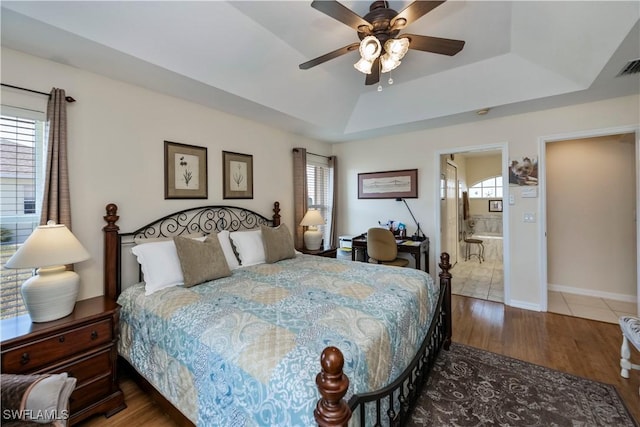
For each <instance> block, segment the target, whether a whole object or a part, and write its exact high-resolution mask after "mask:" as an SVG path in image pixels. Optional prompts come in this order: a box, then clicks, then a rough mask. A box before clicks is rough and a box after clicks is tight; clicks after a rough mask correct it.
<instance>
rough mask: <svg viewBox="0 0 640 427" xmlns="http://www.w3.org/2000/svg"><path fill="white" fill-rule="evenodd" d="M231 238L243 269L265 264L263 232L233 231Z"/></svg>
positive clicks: (258, 230)
mask: <svg viewBox="0 0 640 427" xmlns="http://www.w3.org/2000/svg"><path fill="white" fill-rule="evenodd" d="M229 236H230V237H231V241H232V243H233V245H234V246H235V248H236V250H237V251H238V257H240V263H241V265H242V266H243V267H246V266H248V265H256V264H263V263H264V262H265V255H264V246H263V244H262V231H260V229H257V230H249V231H232V232H231V234H230V235H229Z"/></svg>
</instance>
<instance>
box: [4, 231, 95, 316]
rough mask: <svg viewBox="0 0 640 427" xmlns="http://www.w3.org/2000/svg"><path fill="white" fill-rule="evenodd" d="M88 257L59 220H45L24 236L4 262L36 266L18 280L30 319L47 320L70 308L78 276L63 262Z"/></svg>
mask: <svg viewBox="0 0 640 427" xmlns="http://www.w3.org/2000/svg"><path fill="white" fill-rule="evenodd" d="M86 259H89V252H87V250H86V249H85V248H84V247H83V246H82V244H81V243H80V242H79V241H78V239H76V237H75V236H74V235H73V234H72V233H71V231H69V229H68V228H67V227H66V226H65V225H63V224H56V223H55V222H54V221H49V222H48V223H47V225H41V226H39V227H38V228H36V229H35V230H33V233H31V235H30V236H29V237H28V238H27V240H26V241H25V242H24V243H23V244H22V246H21V247H20V248H19V249H18V250H17V251H16V253H15V254H13V256H12V257H11V258H9V261H7V263H6V264H5V267H7V268H38V271H37V274H36V275H35V276H33V277H31V278H29V279H27V281H25V282H24V283H23V284H22V288H21V293H22V299H23V300H24V305H25V307H26V308H27V311H28V312H29V315H30V316H31V321H33V322H49V321H51V320H56V319H60V318H62V317H65V316H68V315H69V314H71V312H72V311H73V307H74V306H75V303H76V297H77V296H78V289H79V288H80V277H79V276H78V273H76V272H75V271H67V270H66V264H73V263H76V262H80V261H84V260H86Z"/></svg>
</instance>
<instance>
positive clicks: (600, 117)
mask: <svg viewBox="0 0 640 427" xmlns="http://www.w3.org/2000/svg"><path fill="white" fill-rule="evenodd" d="M639 105H640V99H639V97H638V96H628V97H622V98H615V99H609V100H604V101H599V102H593V103H588V104H581V105H575V106H569V107H563V108H557V109H552V110H545V111H538V112H534V113H528V114H519V115H514V116H508V117H501V118H496V119H492V118H491V113H489V116H486V118H485V119H483V120H482V121H479V122H475V123H468V124H461V125H456V126H450V127H442V128H437V129H430V130H424V131H418V132H411V133H405V134H401V135H394V136H385V137H381V138H376V139H369V140H362V141H356V142H348V143H342V144H339V145H336V146H335V147H334V150H333V152H334V154H335V155H337V156H338V158H339V159H340V161H339V165H340V166H339V168H340V170H339V174H340V177H341V178H342V179H343V180H344V181H343V182H342V185H341V192H340V195H339V203H340V205H339V206H340V211H339V213H340V223H339V227H338V229H339V232H340V234H357V233H361V232H362V231H364V230H366V228H367V227H368V226H370V225H372V224H376V223H377V221H378V220H382V219H385V218H396V219H398V220H402V221H403V222H406V223H407V224H412V221H411V218H410V216H409V214H408V212H406V209H405V208H404V206H403V205H401V204H400V203H397V202H395V201H394V200H358V198H357V194H358V193H357V174H358V173H359V172H374V171H384V170H394V169H407V168H418V175H419V184H418V191H419V199H411V200H409V203H410V204H411V207H412V210H413V212H414V213H415V215H416V217H417V219H418V221H420V223H421V226H422V227H423V228H424V230H425V233H426V234H427V236H429V237H430V238H431V240H432V244H431V249H432V250H431V260H430V263H431V271H432V272H435V271H436V270H435V266H436V261H435V260H436V257H437V254H434V252H435V251H434V248H435V244H434V239H435V238H436V237H437V236H438V235H439V231H438V230H436V229H435V226H436V224H435V217H434V212H435V209H436V205H435V203H436V200H438V198H437V197H436V193H435V192H436V191H437V188H438V187H437V184H436V182H435V179H436V177H438V176H439V175H438V174H439V171H434V170H433V168H434V165H435V164H436V163H435V153H436V152H437V151H442V150H452V151H455V150H460V151H463V150H464V148H466V147H468V148H477V147H479V146H483V145H495V144H501V143H504V142H507V143H508V156H509V157H510V158H520V157H523V156H536V157H538V158H540V153H539V138H540V137H541V136H545V135H554V134H563V133H569V132H576V131H587V130H590V129H603V128H609V127H615V126H627V125H633V126H637V124H638V122H639V120H640V119H639V118H640V111H639ZM504 108H507V107H504ZM470 114H472V113H470ZM445 152H446V151H445ZM509 191H510V192H512V193H513V194H514V195H515V205H514V206H510V210H509V214H510V218H509V233H510V242H511V243H510V247H509V248H505V249H506V250H510V257H509V263H510V265H509V266H505V268H510V271H511V275H510V279H511V293H510V298H511V303H512V304H513V305H517V306H521V307H526V308H532V309H536V308H539V307H540V305H541V301H540V298H541V295H540V292H539V288H540V287H539V284H540V275H541V274H540V268H541V264H540V261H541V260H540V244H541V242H540V232H539V229H538V227H539V223H538V222H536V223H533V224H532V223H523V221H522V217H523V213H524V212H533V213H535V214H536V218H539V217H540V208H539V206H540V200H539V199H538V198H522V197H521V191H522V189H521V188H519V187H512V188H509ZM507 197H508V195H507V194H505V199H507ZM570 214H571V213H569V212H568V213H567V215H570ZM411 233H412V230H411V229H409V234H411ZM454 280H455V278H454Z"/></svg>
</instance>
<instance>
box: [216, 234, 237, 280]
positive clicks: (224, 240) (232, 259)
mask: <svg viewBox="0 0 640 427" xmlns="http://www.w3.org/2000/svg"><path fill="white" fill-rule="evenodd" d="M229 234H230V233H229V230H222V231H221V232H219V233H218V240H219V241H220V246H221V247H222V252H223V253H224V257H225V259H226V260H227V264H228V265H229V268H230V269H231V270H235V269H236V268H238V267H240V261H238V257H237V256H236V253H235V252H234V250H233V247H232V246H231V240H229Z"/></svg>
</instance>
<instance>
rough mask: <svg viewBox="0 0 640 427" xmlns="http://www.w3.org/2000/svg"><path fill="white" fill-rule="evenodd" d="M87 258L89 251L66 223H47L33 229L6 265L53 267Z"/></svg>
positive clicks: (13, 266)
mask: <svg viewBox="0 0 640 427" xmlns="http://www.w3.org/2000/svg"><path fill="white" fill-rule="evenodd" d="M86 259H89V252H87V250H86V249H85V248H84V246H82V244H81V243H80V242H79V241H78V239H76V237H75V236H74V235H73V234H72V233H71V231H69V229H68V228H67V227H66V226H65V225H63V224H47V225H41V226H39V227H38V228H36V229H35V230H33V233H31V235H30V236H29V237H28V238H27V240H26V241H25V242H24V243H23V244H22V246H21V247H20V248H19V249H18V250H17V251H16V253H15V254H13V256H12V257H11V258H9V261H7V263H6V264H5V267H7V268H35V267H53V266H59V265H65V264H73V263H75V262H80V261H84V260H86Z"/></svg>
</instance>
